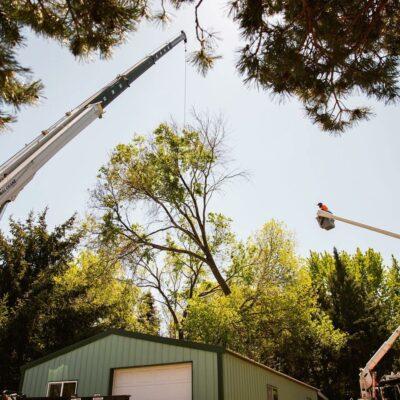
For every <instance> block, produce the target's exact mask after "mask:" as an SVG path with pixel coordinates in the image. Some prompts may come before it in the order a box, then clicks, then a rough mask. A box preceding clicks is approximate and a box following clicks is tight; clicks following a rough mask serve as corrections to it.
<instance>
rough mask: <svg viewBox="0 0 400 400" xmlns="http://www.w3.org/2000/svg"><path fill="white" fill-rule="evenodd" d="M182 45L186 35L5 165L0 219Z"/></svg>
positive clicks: (0, 170) (0, 187)
mask: <svg viewBox="0 0 400 400" xmlns="http://www.w3.org/2000/svg"><path fill="white" fill-rule="evenodd" d="M182 41H184V42H186V35H185V32H183V31H182V32H181V34H180V35H179V36H177V37H176V38H175V39H173V40H171V41H169V42H168V43H166V44H165V45H163V46H162V47H160V48H159V49H158V50H156V51H154V52H153V53H152V54H150V55H149V56H147V57H145V58H144V59H143V60H141V61H139V62H138V63H137V64H135V65H134V66H132V67H131V68H129V69H128V70H127V71H125V72H124V73H122V74H120V75H118V76H117V77H116V78H115V79H114V80H112V81H111V82H110V83H109V84H107V85H106V86H104V87H103V88H102V89H100V90H99V91H97V92H96V93H95V94H94V95H92V96H90V97H89V98H88V99H87V100H85V101H84V102H83V103H81V104H80V105H79V106H78V107H76V108H75V109H73V110H72V111H70V112H67V113H66V114H65V116H63V117H62V118H61V119H60V120H58V121H57V122H56V123H55V124H54V125H52V126H50V127H49V128H48V129H46V130H44V131H42V132H41V134H40V135H39V136H38V137H36V138H35V139H34V140H33V141H32V142H30V143H29V144H27V145H26V146H25V147H24V148H23V149H22V150H20V151H19V152H18V153H16V154H15V155H14V156H12V157H11V158H10V159H9V160H7V161H6V162H5V163H4V164H2V165H1V166H0V216H1V215H2V214H3V212H4V209H5V206H6V205H7V204H8V203H9V202H11V201H13V200H15V198H16V197H17V196H18V194H19V192H20V191H21V190H22V189H23V188H24V187H25V186H26V185H27V184H28V183H29V181H31V180H32V178H33V177H34V176H35V174H36V172H37V171H38V170H39V169H40V168H41V167H42V166H43V165H44V164H45V163H46V162H47V161H48V160H50V159H51V158H52V157H53V156H54V155H55V154H56V153H57V152H58V151H60V150H61V149H62V148H63V147H64V146H65V145H66V144H67V143H68V142H69V141H70V140H72V139H73V138H74V137H75V136H76V135H78V134H79V133H80V132H81V131H82V130H83V129H85V128H86V127H87V126H88V125H89V124H90V123H91V122H93V121H94V120H95V119H97V118H99V117H101V115H102V114H103V110H104V108H105V107H107V106H108V105H109V104H110V103H111V102H112V101H113V100H115V99H116V98H117V97H118V96H119V95H120V94H121V93H122V92H123V91H124V90H126V89H127V88H128V87H129V86H130V84H131V83H132V82H134V81H135V80H136V79H137V78H139V77H140V76H141V75H142V74H143V73H144V72H146V71H147V70H148V69H149V68H150V67H152V66H153V65H154V64H155V63H156V61H157V60H159V59H160V58H161V57H163V56H164V55H165V54H166V53H168V52H169V51H170V50H171V49H173V48H174V47H175V46H176V45H177V44H179V43H180V42H182Z"/></svg>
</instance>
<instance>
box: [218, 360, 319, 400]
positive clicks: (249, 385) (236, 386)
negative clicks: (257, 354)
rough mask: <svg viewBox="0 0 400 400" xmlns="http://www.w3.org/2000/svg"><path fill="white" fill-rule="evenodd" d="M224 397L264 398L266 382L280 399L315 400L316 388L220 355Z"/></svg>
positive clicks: (239, 399) (226, 399)
mask: <svg viewBox="0 0 400 400" xmlns="http://www.w3.org/2000/svg"><path fill="white" fill-rule="evenodd" d="M222 357H223V383H224V400H250V399H251V400H266V399H267V385H272V386H275V387H277V388H278V394H279V400H317V391H316V390H315V389H312V388H309V387H307V386H305V385H302V384H300V383H297V382H294V381H292V380H290V379H288V378H286V377H284V376H282V375H279V374H277V373H274V372H273V371H269V370H266V369H264V368H262V367H260V366H257V365H255V364H252V363H249V362H248V361H245V360H243V359H240V358H238V357H236V356H234V355H232V354H229V353H225V354H223V356H222Z"/></svg>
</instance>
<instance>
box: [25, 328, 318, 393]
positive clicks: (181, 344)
mask: <svg viewBox="0 0 400 400" xmlns="http://www.w3.org/2000/svg"><path fill="white" fill-rule="evenodd" d="M110 335H117V336H123V337H128V338H133V339H140V340H147V341H150V342H155V343H162V344H168V345H172V346H179V347H187V348H191V349H197V350H204V351H209V352H214V353H218V354H224V353H226V354H230V355H232V356H234V357H237V358H240V359H241V360H243V361H246V362H248V363H251V364H253V365H256V366H258V367H260V368H263V369H265V370H267V371H270V372H272V373H274V374H277V375H280V376H282V377H285V378H286V379H289V380H291V381H293V382H296V383H298V384H300V385H303V386H306V387H308V388H309V389H313V390H315V391H317V392H318V391H319V389H318V388H316V387H314V386H311V385H309V384H307V383H305V382H302V381H299V380H297V379H295V378H293V377H291V376H289V375H286V374H284V373H282V372H279V371H277V370H275V369H273V368H270V367H267V366H266V365H264V364H261V363H259V362H257V361H254V360H251V359H250V358H247V357H245V356H243V355H241V354H239V353H236V352H234V351H232V350H229V349H226V348H225V347H222V346H216V345H210V344H205V343H198V342H190V341H187V340H179V339H171V338H167V337H162V336H154V335H148V334H144V333H139V332H129V331H125V330H123V329H108V330H106V331H103V332H100V333H98V334H97V335H94V336H90V337H88V338H86V339H84V340H81V341H79V342H76V343H74V344H72V345H70V346H67V347H64V348H62V349H60V350H58V351H55V352H53V353H50V354H47V355H46V356H44V357H41V358H38V359H37V360H34V361H32V362H29V363H27V364H25V365H23V366H22V367H21V371H22V372H24V371H25V370H27V369H29V368H32V367H34V366H36V365H39V364H42V363H44V362H46V361H49V360H52V359H53V358H56V357H59V356H61V355H63V354H66V353H69V352H70V351H72V350H75V349H78V348H80V347H83V346H86V345H88V344H90V343H93V342H95V341H97V340H99V339H102V338H105V337H107V336H110Z"/></svg>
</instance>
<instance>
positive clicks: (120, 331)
mask: <svg viewBox="0 0 400 400" xmlns="http://www.w3.org/2000/svg"><path fill="white" fill-rule="evenodd" d="M110 335H117V336H123V337H130V338H132V339H138V340H147V341H150V342H156V343H161V344H167V345H172V346H180V347H186V348H191V349H196V350H204V351H210V352H214V353H223V352H224V351H225V348H224V347H222V346H216V345H210V344H205V343H197V342H190V341H186V340H180V339H172V338H167V337H163V336H155V335H149V334H146V333H139V332H129V331H126V330H124V329H107V330H105V331H102V332H100V333H98V334H96V335H92V336H89V337H88V338H86V339H83V340H80V341H78V342H76V343H73V344H71V345H69V346H66V347H63V348H61V349H59V350H57V351H54V352H52V353H49V354H47V355H45V356H43V357H40V358H38V359H36V360H33V361H31V362H28V363H26V364H24V365H23V366H22V367H21V371H22V372H23V371H25V370H27V369H29V368H32V367H35V366H36V365H39V364H42V363H44V362H46V361H49V360H52V359H53V358H56V357H59V356H62V355H63V354H66V353H69V352H70V351H73V350H75V349H78V348H80V347H83V346H86V345H88V344H90V343H93V342H95V341H97V340H100V339H102V338H105V337H107V336H110Z"/></svg>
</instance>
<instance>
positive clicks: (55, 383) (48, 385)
mask: <svg viewBox="0 0 400 400" xmlns="http://www.w3.org/2000/svg"><path fill="white" fill-rule="evenodd" d="M60 383H61V392H60V397H63V391H64V383H75V391H77V389H78V381H52V382H48V383H47V394H46V397H49V393H50V385H57V384H60ZM75 394H76V393H75Z"/></svg>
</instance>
